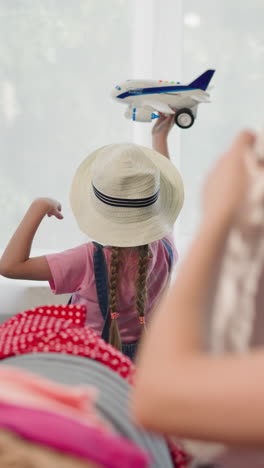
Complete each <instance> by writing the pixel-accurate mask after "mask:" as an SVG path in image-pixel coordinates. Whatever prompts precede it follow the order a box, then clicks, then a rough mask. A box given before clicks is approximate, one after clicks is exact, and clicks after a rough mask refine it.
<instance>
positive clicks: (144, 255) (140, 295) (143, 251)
mask: <svg viewBox="0 0 264 468" xmlns="http://www.w3.org/2000/svg"><path fill="white" fill-rule="evenodd" d="M138 253H139V259H138V271H137V279H136V293H137V294H136V308H137V311H138V318H139V321H140V324H141V325H143V327H144V330H146V325H145V302H146V296H147V273H148V260H149V247H148V245H147V244H146V245H140V246H139V247H138Z"/></svg>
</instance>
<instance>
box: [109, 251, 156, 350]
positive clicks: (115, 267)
mask: <svg viewBox="0 0 264 468" xmlns="http://www.w3.org/2000/svg"><path fill="white" fill-rule="evenodd" d="M121 250H122V248H121V247H112V255H111V261H110V278H109V287H108V289H109V312H110V316H111V324H110V329H109V343H110V344H111V345H113V346H114V347H115V348H117V349H119V350H121V346H122V342H121V336H120V331H119V327H118V322H117V316H118V314H117V303H118V300H117V299H118V298H117V295H118V273H119V267H120V262H121V255H120V254H121ZM138 254H139V258H138V270H137V278H136V283H135V286H136V299H135V302H136V309H137V312H138V319H139V322H140V324H141V325H142V326H143V328H144V330H145V302H146V296H147V272H148V259H149V247H148V245H140V246H139V247H138Z"/></svg>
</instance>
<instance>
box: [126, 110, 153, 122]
mask: <svg viewBox="0 0 264 468" xmlns="http://www.w3.org/2000/svg"><path fill="white" fill-rule="evenodd" d="M125 117H126V118H127V119H132V120H135V121H136V122H151V121H152V119H153V112H152V111H151V110H148V109H143V108H140V107H139V108H136V107H133V108H132V109H128V110H127V111H126V113H125Z"/></svg>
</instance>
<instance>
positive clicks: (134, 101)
mask: <svg viewBox="0 0 264 468" xmlns="http://www.w3.org/2000/svg"><path fill="white" fill-rule="evenodd" d="M214 72H215V70H207V71H206V72H204V73H203V74H202V75H200V76H199V77H198V78H196V80H194V81H192V82H191V83H190V84H188V85H182V84H180V83H179V82H177V83H175V82H174V81H161V80H159V81H151V80H127V81H125V82H124V83H122V84H121V85H117V86H116V87H115V89H114V90H113V92H112V97H113V98H114V99H116V100H117V101H118V102H123V103H125V104H128V109H127V111H126V112H125V117H126V118H127V119H132V120H135V121H137V122H151V121H152V119H155V118H158V117H159V115H157V114H155V112H162V113H163V114H175V123H176V124H177V125H178V126H179V127H181V128H189V127H191V126H192V125H193V123H194V120H195V118H196V114H197V107H198V104H200V103H201V102H210V100H209V94H208V93H207V92H206V89H207V87H208V85H209V83H210V81H211V79H212V77H213V74H214ZM175 109H177V110H176V111H175Z"/></svg>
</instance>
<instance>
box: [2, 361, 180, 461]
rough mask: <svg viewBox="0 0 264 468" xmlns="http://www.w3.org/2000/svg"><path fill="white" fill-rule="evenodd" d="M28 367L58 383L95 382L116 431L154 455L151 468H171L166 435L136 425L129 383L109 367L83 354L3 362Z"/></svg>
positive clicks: (100, 407)
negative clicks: (153, 432) (130, 403)
mask: <svg viewBox="0 0 264 468" xmlns="http://www.w3.org/2000/svg"><path fill="white" fill-rule="evenodd" d="M0 365H8V366H14V367H19V368H23V369H26V370H28V371H30V372H33V373H36V374H38V375H41V376H43V377H47V378H49V379H52V380H54V381H56V382H58V383H63V384H70V385H80V384H85V385H93V386H95V387H96V388H97V389H98V390H99V397H98V401H97V408H98V411H99V412H100V413H101V415H102V416H103V417H104V418H105V419H106V420H107V421H109V422H110V423H111V424H112V425H113V427H114V428H115V430H116V431H117V432H118V433H120V434H122V435H123V436H125V437H127V438H128V439H130V440H133V441H134V442H135V443H136V444H138V445H140V446H141V447H143V448H144V449H145V450H147V451H148V453H149V454H150V455H151V457H152V460H153V462H152V464H151V468H171V467H173V463H172V461H171V457H170V454H169V450H168V448H167V444H166V442H165V441H164V439H163V438H161V437H158V436H156V435H153V434H151V433H149V432H146V431H144V430H142V429H140V428H138V427H136V426H135V425H134V424H133V423H132V422H131V421H130V419H129V416H128V398H129V385H128V383H127V382H126V381H125V380H124V379H122V378H121V377H120V376H119V375H118V374H116V373H115V372H113V371H112V370H111V369H108V368H107V367H106V366H104V365H102V364H100V363H98V362H96V361H93V360H91V359H87V358H84V357H80V356H72V355H67V354H59V353H46V354H45V353H32V354H24V355H21V356H14V357H11V358H7V359H4V360H2V361H0Z"/></svg>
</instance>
